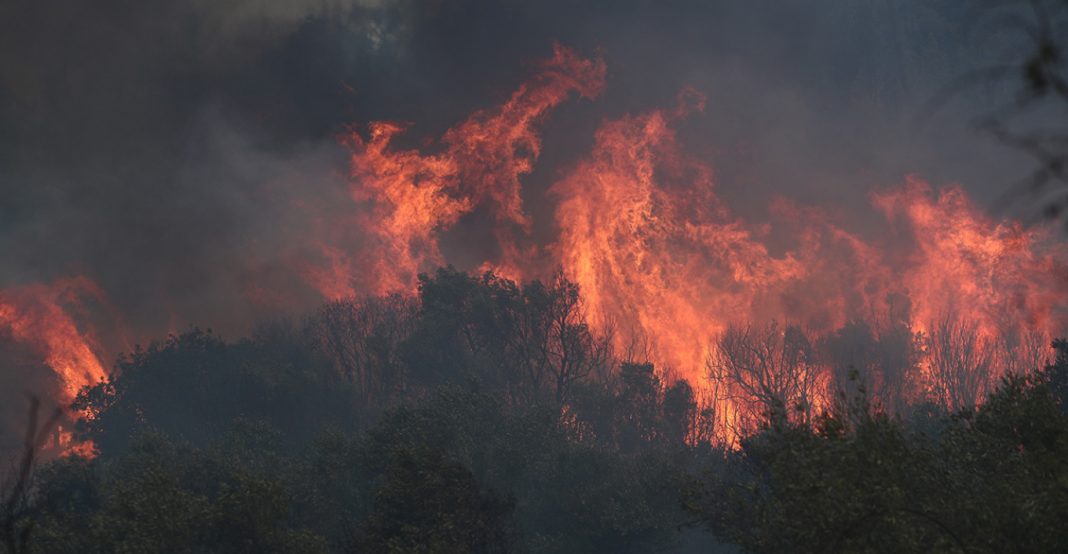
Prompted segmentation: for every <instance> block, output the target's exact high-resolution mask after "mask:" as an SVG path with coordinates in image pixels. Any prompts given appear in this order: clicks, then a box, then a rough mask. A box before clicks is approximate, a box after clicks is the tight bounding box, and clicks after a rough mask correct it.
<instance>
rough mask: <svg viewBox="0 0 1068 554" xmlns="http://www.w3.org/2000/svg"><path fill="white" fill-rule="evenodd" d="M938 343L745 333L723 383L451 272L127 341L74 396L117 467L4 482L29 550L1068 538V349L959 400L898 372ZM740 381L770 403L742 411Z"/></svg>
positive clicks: (17, 538)
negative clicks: (673, 369)
mask: <svg viewBox="0 0 1068 554" xmlns="http://www.w3.org/2000/svg"><path fill="white" fill-rule="evenodd" d="M947 325H950V323H947ZM953 325H956V324H953ZM944 331H945V333H946V336H950V335H951V334H952V333H957V334H956V335H954V336H958V337H961V338H963V339H964V343H963V344H964V345H965V347H960V345H959V344H957V343H954V342H952V341H949V342H948V343H947V344H950V347H952V348H956V349H957V351H962V352H963V351H967V352H971V353H974V352H976V351H981V350H982V348H987V346H983V345H980V344H978V343H976V342H975V341H973V342H972V343H969V342H968V340H970V339H969V337H974V335H975V333H974V330H972V332H971V333H970V334H969V333H968V332H964V331H968V329H967V328H966V327H954V328H947V329H945V330H944ZM937 332H938V329H937V328H935V329H934V332H933V333H932V334H934V333H937ZM929 341H930V339H929V338H928V339H926V340H924V337H922V336H917V335H916V334H914V333H911V332H910V331H909V330H908V329H907V328H904V327H901V326H894V327H887V328H885V329H883V330H879V329H876V330H873V329H872V328H871V326H868V325H867V324H862V323H853V324H850V325H849V326H847V327H846V328H843V329H842V330H839V331H838V332H837V333H835V334H834V335H833V336H829V337H824V338H819V339H812V338H810V337H808V336H807V335H805V334H804V333H803V332H801V330H799V329H797V328H793V327H785V328H782V329H780V328H778V327H775V326H767V327H745V328H743V327H739V328H735V329H732V330H729V331H728V332H727V333H724V334H723V336H722V337H721V338H720V340H719V343H718V344H717V346H718V348H716V349H715V351H716V352H717V354H714V355H713V356H712V357H711V358H710V360H709V366H708V370H709V372H710V374H711V375H712V376H713V377H717V378H716V379H712V380H710V382H714V383H718V385H719V389H715V387H713V389H714V390H706V389H705V388H702V387H704V384H703V383H688V382H687V381H685V380H682V379H673V378H669V377H665V375H664V374H663V372H661V371H657V370H656V369H654V367H653V366H652V365H650V364H647V363H643V362H642V361H641V359H640V356H639V355H638V354H640V352H638V350H635V351H633V352H629V353H623V354H621V353H619V352H614V351H613V349H612V348H611V346H610V345H611V344H612V342H613V341H612V337H611V336H610V335H607V334H605V333H602V332H597V331H595V330H594V329H592V328H591V327H590V326H589V325H588V322H587V321H586V318H585V314H584V313H583V311H582V304H581V302H580V298H579V294H578V290H577V289H576V288H575V286H574V285H573V284H571V283H569V282H567V281H566V280H563V279H555V280H552V281H550V282H547V283H541V282H533V283H529V284H526V285H523V286H519V285H517V284H515V283H512V282H510V281H508V280H505V279H501V278H498V277H495V276H493V275H489V274H487V275H484V276H481V277H473V276H470V275H467V274H465V273H461V272H457V271H454V270H451V269H442V270H439V271H438V272H437V273H436V274H434V275H432V276H428V277H424V278H423V279H422V281H421V286H420V294H419V297H418V298H414V299H410V298H404V297H399V296H396V297H387V298H372V299H365V300H359V301H343V302H335V303H331V304H328V305H326V306H324V307H322V308H321V309H320V310H318V311H317V312H316V313H314V314H312V315H310V316H309V317H307V318H306V319H305V320H303V321H300V322H290V321H278V322H272V323H269V324H264V325H262V326H260V327H259V328H258V329H257V330H256V331H255V332H254V333H253V334H252V335H251V336H250V337H249V338H246V339H242V340H239V341H236V342H228V341H224V340H222V339H221V338H219V337H217V336H215V335H214V334H212V333H210V332H206V331H200V330H192V331H190V332H187V333H184V334H182V335H179V336H172V337H169V338H168V339H167V340H165V341H162V342H159V343H155V344H152V345H149V346H148V347H147V348H144V349H138V350H136V351H134V352H132V353H130V354H129V355H127V356H125V357H123V358H122V359H121V360H120V361H119V363H118V364H117V366H116V370H115V372H114V374H113V376H112V378H111V380H110V381H108V382H106V383H101V384H100V385H98V386H96V387H94V388H91V389H87V390H85V391H83V393H82V394H81V395H80V396H79V398H78V401H77V402H76V405H75V408H76V409H77V410H80V411H82V412H83V413H86V414H89V416H90V417H88V418H86V419H84V420H83V421H81V422H80V424H79V428H78V435H79V438H80V439H82V440H87V441H92V442H93V444H95V446H96V448H97V450H98V455H97V456H96V457H94V458H92V459H85V458H80V457H76V456H71V457H66V458H62V459H59V460H55V461H52V462H49V463H47V464H44V465H42V466H39V467H38V468H37V471H36V472H35V474H34V475H33V476H32V479H30V482H31V484H30V485H29V486H23V487H20V488H19V489H18V490H17V491H15V490H14V489H13V488H12V487H10V486H9V487H7V488H6V489H4V491H5V492H4V493H3V496H2V497H0V500H3V502H4V504H3V506H2V507H0V509H2V510H3V513H0V535H3V537H2V538H4V539H5V540H4V541H3V543H4V544H5V548H7V549H8V550H9V551H16V552H22V551H26V552H120V551H122V552H398V553H399V552H661V551H676V552H686V551H693V552H715V551H723V552H733V551H739V550H745V551H752V552H783V551H788V552H808V551H813V552H815V551H821V552H828V551H829V552H910V551H943V552H1011V551H1055V550H1058V549H1063V548H1064V547H1065V546H1066V545H1068V530H1065V529H1064V528H1063V525H1062V524H1061V522H1062V521H1063V519H1064V517H1065V516H1068V486H1066V485H1065V484H1066V483H1068V415H1066V413H1065V406H1066V403H1065V395H1066V391H1068V345H1066V344H1065V343H1063V342H1058V343H1056V345H1055V346H1056V347H1057V350H1056V351H1057V352H1058V356H1057V358H1056V359H1055V360H1054V361H1053V363H1051V364H1049V365H1048V367H1046V368H1045V369H1042V370H1038V371H1032V372H1028V373H1026V374H1024V373H1023V372H1021V371H1019V370H1018V368H1017V365H1019V363H1020V362H1019V361H1018V360H1017V361H1016V362H1012V363H1013V364H1016V365H1013V366H1011V367H1009V366H1006V365H1005V364H1007V363H1009V362H1007V361H1006V360H1008V358H1007V357H1006V356H1004V355H998V356H996V357H995V356H994V355H993V354H991V355H990V356H989V357H988V358H982V360H981V361H983V363H984V364H986V365H984V366H979V365H977V364H975V363H973V362H974V359H971V360H972V361H968V360H965V361H964V362H960V363H959V364H958V365H959V366H960V367H962V368H963V369H962V371H965V372H967V373H968V374H973V373H976V372H977V371H978V370H982V371H985V372H987V373H988V374H989V375H996V374H999V373H1004V374H1005V375H1007V377H1006V378H1005V379H1003V380H1002V382H1001V384H1000V385H999V386H993V385H988V384H981V385H980V386H981V387H983V388H982V391H980V390H978V389H974V393H975V394H976V395H980V396H981V393H985V392H986V390H988V389H989V390H992V391H993V392H992V393H991V394H990V396H989V397H988V398H987V399H986V401H985V402H981V403H978V404H977V403H976V402H975V401H974V400H972V401H970V400H968V398H969V397H968V396H966V395H965V396H961V398H963V400H961V402H960V403H959V405H958V404H957V403H956V401H951V400H950V399H949V398H948V397H946V398H945V399H940V398H938V397H931V396H924V395H916V394H915V393H914V392H913V391H907V390H903V389H901V386H902V385H900V383H902V382H905V381H895V380H894V379H892V377H893V376H894V375H896V373H894V372H898V373H905V372H910V371H916V367H917V365H916V360H917V356H918V354H917V353H918V352H919V353H922V354H924V355H927V356H930V355H932V354H930V352H929V350H926V348H929V345H930V344H932V343H931V342H929ZM968 344H972V345H973V346H970V347H969V346H967V345H968ZM947 348H949V347H947ZM1004 351H1005V352H1008V350H1004ZM991 352H993V351H992V350H991ZM835 356H837V357H835ZM621 358H622V359H621ZM959 358H960V357H959V356H957V358H955V359H959ZM1027 363H1031V362H1030V361H1028V362H1027ZM762 364H763V365H762ZM969 364H970V365H969ZM828 368H830V369H828ZM807 372H811V373H807ZM910 382H914V381H910ZM964 384H965V385H968V386H971V385H969V383H967V382H966V383H964ZM697 389H700V392H698V390H697ZM817 390H822V391H827V390H830V391H833V393H832V394H828V393H820V394H821V395H822V396H820V397H819V398H816V397H812V396H805V395H810V394H812V391H817ZM934 390H939V389H934ZM942 390H948V389H946V388H943V389H942ZM969 390H973V389H969ZM968 394H971V393H970V392H969V393H968ZM725 395H730V396H732V397H737V398H741V399H742V400H743V401H744V402H739V403H738V405H739V406H745V407H746V412H745V413H739V411H737V410H736V411H734V412H732V413H731V414H730V417H727V414H723V413H717V412H718V411H724V410H723V408H722V406H723V405H724V404H723V403H722V398H723V397H725ZM914 399H918V400H914ZM16 481H18V480H17V479H16V480H12V481H11V482H12V483H15V482H16ZM14 492H17V493H18V494H17V495H16V494H14Z"/></svg>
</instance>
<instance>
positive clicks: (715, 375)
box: [706, 321, 822, 434]
mask: <svg viewBox="0 0 1068 554" xmlns="http://www.w3.org/2000/svg"><path fill="white" fill-rule="evenodd" d="M706 365H707V369H708V372H709V375H710V376H711V378H712V380H713V381H715V382H717V383H719V385H720V387H721V394H722V393H726V394H725V395H723V396H722V399H724V400H726V401H728V402H729V403H730V405H731V406H732V409H733V411H734V414H733V417H732V418H731V419H733V421H732V422H725V423H726V424H727V425H728V427H730V428H731V429H732V431H733V432H734V433H736V434H745V433H746V432H749V431H752V430H753V429H754V428H755V427H756V426H757V425H759V424H760V423H772V424H774V423H786V422H787V421H789V422H794V423H800V424H809V423H810V422H811V421H812V416H813V415H814V408H815V403H816V402H817V400H818V399H820V392H821V391H820V388H821V387H820V385H821V380H822V379H821V371H820V368H819V366H818V364H817V363H816V360H815V356H814V353H813V348H812V345H811V343H810V341H809V340H808V338H807V337H806V336H805V334H804V332H802V330H801V329H800V328H799V327H796V326H789V325H788V326H786V327H785V328H780V326H779V324H778V323H777V322H774V321H773V322H771V323H769V324H767V325H763V326H759V327H754V326H753V325H746V326H744V327H740V326H731V327H729V328H728V329H727V330H726V331H725V332H724V333H723V335H721V336H720V337H719V339H718V340H717V341H716V344H715V346H714V348H713V349H712V352H711V353H710V355H709V358H708V361H707V362H706Z"/></svg>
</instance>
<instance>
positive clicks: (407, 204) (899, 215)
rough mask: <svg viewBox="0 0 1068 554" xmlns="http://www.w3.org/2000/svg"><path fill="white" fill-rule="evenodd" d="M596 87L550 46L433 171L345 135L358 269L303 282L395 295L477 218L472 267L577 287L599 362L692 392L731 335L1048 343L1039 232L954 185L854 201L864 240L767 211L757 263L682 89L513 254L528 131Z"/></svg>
mask: <svg viewBox="0 0 1068 554" xmlns="http://www.w3.org/2000/svg"><path fill="white" fill-rule="evenodd" d="M604 76H605V66H604V63H603V62H602V61H600V60H583V59H581V58H579V57H578V56H577V55H576V54H574V53H573V52H572V51H570V50H568V49H566V48H563V47H560V46H557V47H555V49H554V55H553V57H552V58H551V59H550V60H549V61H547V62H545V63H543V64H542V66H541V71H540V72H539V73H538V74H536V75H535V77H534V78H533V79H532V80H531V81H529V82H528V83H525V84H523V85H521V86H520V87H519V88H518V89H517V90H516V92H515V93H514V94H513V95H512V96H511V98H509V99H508V100H507V101H506V102H505V103H504V104H502V105H501V106H498V107H496V108H493V109H487V110H483V111H480V112H477V113H476V114H474V115H472V116H471V117H470V118H468V119H467V120H466V121H464V122H462V123H460V124H459V125H457V126H456V127H454V128H452V129H450V130H449V131H448V132H446V133H445V134H444V135H443V137H442V138H441V140H440V141H439V143H438V145H437V147H436V153H422V152H419V151H415V150H396V149H393V148H391V140H392V139H393V138H394V137H395V136H396V135H397V133H399V132H400V131H401V130H402V129H403V127H402V126H400V125H397V124H393V123H381V122H380V123H374V124H372V125H371V126H370V135H369V137H368V138H366V139H365V138H363V137H362V136H360V134H358V133H353V134H352V135H351V136H349V137H348V138H347V139H346V142H347V143H348V144H349V145H350V147H351V148H352V158H351V162H352V197H353V199H354V200H356V201H357V202H358V203H360V204H362V205H364V206H365V207H366V208H367V210H366V212H365V215H363V216H362V219H361V221H360V230H361V232H362V233H364V234H365V235H366V236H368V237H371V240H370V243H369V245H368V246H367V247H366V248H363V249H361V250H359V251H357V252H339V251H332V252H331V254H330V256H329V258H330V260H331V268H327V269H325V270H324V271H323V274H329V275H332V277H331V278H330V279H325V280H321V281H322V282H325V283H333V284H334V285H333V286H322V287H320V290H322V292H323V293H324V294H325V295H326V296H328V297H334V296H337V295H338V294H340V293H342V292H344V293H345V294H349V293H354V292H360V293H372V294H382V293H387V292H412V291H413V290H414V286H415V283H416V275H417V274H418V273H419V272H420V271H427V270H430V269H432V268H433V266H436V265H441V264H443V263H444V262H445V261H446V260H445V259H444V257H443V255H442V253H441V249H440V247H439V241H440V240H441V238H442V235H443V234H444V233H445V232H446V231H447V230H448V229H449V228H450V227H451V226H453V225H455V224H456V223H457V221H459V220H460V218H462V217H463V216H465V215H467V214H470V213H472V212H473V211H474V210H476V209H479V208H481V209H485V210H488V211H489V213H490V214H491V215H492V219H493V221H494V222H495V226H494V231H493V233H492V235H493V240H494V241H495V242H496V246H497V248H498V250H499V252H500V256H499V259H492V260H485V261H484V263H483V265H482V268H494V269H496V270H498V271H499V272H501V271H503V273H504V274H505V275H507V276H509V277H512V278H517V279H529V278H537V277H541V278H544V277H546V276H547V274H548V273H550V272H551V271H553V270H557V269H558V270H561V271H562V272H563V274H564V275H565V276H566V277H567V278H569V279H571V280H573V281H574V282H576V283H577V284H578V285H579V286H580V287H581V291H582V296H583V301H584V303H585V307H586V309H587V313H588V314H589V316H590V317H591V320H592V322H594V323H595V324H597V323H600V324H602V325H614V326H615V327H616V328H617V329H619V328H622V329H623V330H624V331H625V332H623V333H617V335H616V339H617V341H618V342H619V344H617V346H618V347H620V348H624V347H625V346H626V344H627V343H628V341H633V340H634V339H635V337H640V338H641V339H642V340H643V341H644V343H645V344H647V345H648V350H649V352H648V355H649V356H650V358H652V360H653V361H655V362H657V363H658V364H659V365H660V366H661V367H665V366H666V367H671V368H673V369H674V370H675V371H677V372H678V373H679V374H681V375H683V376H685V377H687V378H689V379H691V380H692V381H701V380H704V379H705V378H706V377H707V372H706V362H707V361H708V360H709V357H710V356H711V355H712V354H713V353H714V352H713V350H714V349H715V345H716V338H717V337H718V336H721V335H722V334H723V333H724V332H725V331H727V330H728V329H729V328H730V327H731V326H732V325H734V324H738V323H758V322H768V321H775V320H778V321H780V322H786V323H789V324H793V325H795V326H799V327H800V328H803V329H806V330H807V331H809V332H811V333H814V334H820V333H829V332H832V331H834V330H835V329H838V328H840V327H841V326H843V325H845V324H846V323H848V322H850V321H856V320H864V321H869V322H872V323H873V324H877V327H878V328H888V327H887V326H892V325H894V324H897V323H901V324H904V325H906V326H907V327H908V328H909V329H910V330H911V331H912V332H915V333H919V334H920V336H923V335H924V334H931V333H934V332H936V331H937V329H934V328H933V326H935V325H936V323H937V322H939V321H950V320H952V321H956V322H961V323H960V324H961V325H967V326H969V328H974V330H975V334H976V335H977V336H978V337H979V339H981V340H982V341H986V342H990V343H993V342H994V341H997V340H1001V338H1003V337H1010V338H1011V339H1010V340H1009V342H1011V343H1013V344H1022V343H1024V342H1028V340H1025V339H1027V337H1035V336H1038V337H1040V338H1039V339H1038V341H1037V343H1039V344H1041V343H1042V341H1046V343H1047V344H1048V338H1049V337H1051V336H1053V335H1055V334H1057V333H1059V332H1060V331H1061V330H1062V329H1063V324H1064V307H1065V300H1066V295H1068V288H1066V287H1065V284H1066V283H1065V272H1064V271H1063V268H1062V267H1063V265H1062V262H1063V260H1065V259H1066V256H1065V254H1066V252H1065V249H1064V247H1063V245H1061V244H1059V243H1057V242H1055V241H1053V240H1051V238H1050V236H1049V235H1048V233H1047V232H1046V231H1045V230H1043V229H1038V228H1034V229H1028V228H1024V227H1023V226H1021V225H1020V224H1018V223H1015V222H1005V221H997V220H995V219H993V218H991V217H989V216H987V215H985V214H984V213H983V212H982V211H981V210H980V209H978V208H977V207H976V206H974V205H973V204H972V203H971V202H970V201H969V199H968V198H967V196H966V194H965V193H964V191H963V190H962V189H961V188H960V187H957V186H951V187H946V188H943V189H941V190H934V189H933V188H932V187H930V186H929V185H927V184H925V183H923V182H922V181H920V180H919V179H918V178H909V179H908V180H907V182H906V183H905V184H904V186H902V187H900V188H896V189H891V190H884V191H880V192H876V193H873V194H872V195H871V202H872V205H873V207H874V209H875V210H876V211H877V212H878V213H881V214H882V215H883V216H884V218H885V220H886V227H887V230H886V232H885V233H884V234H883V236H881V237H880V238H879V239H878V240H866V239H864V238H862V237H861V236H860V235H858V234H855V233H851V232H849V231H847V230H845V229H843V228H842V227H841V226H839V225H837V224H835V223H833V219H832V218H831V217H830V216H829V214H828V213H827V212H825V211H824V210H821V209H816V208H806V207H801V206H798V205H796V204H794V203H792V202H790V201H787V200H783V199H777V200H774V201H773V202H772V206H771V207H772V213H773V214H774V215H775V216H776V217H777V220H778V221H777V224H779V225H783V226H787V227H790V229H791V231H792V234H793V238H794V242H795V244H793V246H792V247H790V248H788V249H786V250H785V251H782V249H781V248H780V249H773V248H772V247H771V245H770V244H769V242H768V238H767V235H768V228H769V226H768V225H766V224H765V225H752V224H749V223H747V222H746V221H744V220H743V219H741V218H740V217H738V216H736V215H734V214H733V213H732V212H731V210H730V208H729V207H728V206H727V205H726V204H725V203H724V202H723V201H722V200H721V199H720V198H719V197H718V196H717V194H716V190H715V188H716V187H715V182H714V178H713V176H714V173H713V171H712V168H711V167H710V166H709V165H708V164H707V163H704V162H703V161H701V160H697V159H694V158H692V157H690V156H688V155H686V154H685V153H684V151H683V148H682V147H681V145H680V144H679V140H678V137H677V136H676V133H675V131H674V130H673V125H674V124H675V123H676V122H677V121H678V120H680V119H681V118H685V117H687V116H688V115H689V114H691V113H694V112H698V111H700V110H702V109H703V107H704V98H703V97H702V96H701V95H700V94H698V93H697V92H695V91H692V90H684V91H683V92H682V93H681V94H680V99H679V105H678V106H677V107H675V108H673V109H670V110H652V111H650V112H648V113H645V114H641V115H628V116H624V117H621V118H619V119H616V120H608V121H605V122H604V123H603V124H602V125H601V127H600V129H599V130H598V131H597V133H596V136H595V143H594V146H593V149H592V151H591V152H590V153H589V154H588V155H587V156H586V157H585V158H584V159H583V160H582V161H580V162H579V163H578V164H576V165H575V166H574V167H573V168H572V169H571V170H570V171H569V172H567V173H566V174H565V175H563V177H562V178H560V179H559V180H558V181H557V182H556V183H555V184H554V185H553V186H552V187H551V189H550V193H551V195H552V197H553V198H554V199H555V201H556V207H555V222H556V225H557V232H558V234H557V237H556V239H555V240H554V241H553V242H552V243H551V244H548V245H540V246H539V245H531V244H530V242H531V241H530V240H529V226H530V217H529V216H528V214H526V213H525V212H524V210H523V206H522V201H521V198H520V190H521V187H522V183H521V178H522V177H523V176H524V175H525V174H528V173H529V172H530V171H531V169H532V166H533V164H534V162H535V161H536V159H537V156H538V153H539V151H540V139H539V137H538V135H537V133H536V125H537V123H539V122H540V121H541V120H542V119H544V118H545V117H546V114H547V112H548V111H549V110H551V109H552V108H554V107H556V106H557V105H558V104H560V103H561V102H562V101H564V100H565V99H566V98H567V97H568V96H569V94H570V93H571V92H572V91H577V92H578V93H579V94H580V95H581V96H583V97H586V98H592V97H594V96H596V95H597V94H598V93H599V92H600V91H601V89H602V88H603V86H604ZM773 252H781V253H777V254H773ZM546 259H548V260H551V263H550V264H544V263H540V265H541V267H534V266H533V263H535V262H532V261H534V260H536V261H538V262H541V261H543V260H546ZM546 266H552V267H546ZM336 283H346V284H347V287H341V288H339V287H338V286H336ZM342 289H343V290H342ZM1029 343H1035V340H1029ZM925 364H926V370H927V372H928V373H930V371H932V370H931V369H930V364H931V362H930V361H927V362H925ZM815 381H818V380H814V381H813V382H815ZM925 386H927V387H929V386H930V385H925ZM928 392H930V391H928Z"/></svg>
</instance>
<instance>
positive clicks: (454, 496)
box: [356, 448, 512, 554]
mask: <svg viewBox="0 0 1068 554" xmlns="http://www.w3.org/2000/svg"><path fill="white" fill-rule="evenodd" d="M384 479H385V484H384V485H383V486H382V487H381V488H380V489H379V490H378V492H377V494H376V495H375V500H374V511H373V512H371V515H370V516H369V517H368V518H367V520H366V521H365V522H364V524H363V526H362V529H361V531H360V534H359V537H358V540H357V543H356V546H357V548H356V551H359V552H413V553H414V552H441V553H447V552H456V553H467V552H469V553H473V554H474V553H479V554H494V553H499V552H508V551H509V550H510V547H511V543H512V537H511V529H510V523H511V522H510V515H511V511H512V503H511V502H510V501H508V500H506V499H503V498H501V497H500V496H498V495H497V494H495V493H494V492H492V491H483V490H481V488H480V486H479V484H478V482H477V481H476V480H475V479H474V477H473V476H472V475H471V472H470V471H468V470H467V468H465V467H464V466H463V465H461V464H458V463H456V462H450V461H448V460H446V459H445V458H444V457H443V456H442V455H441V454H440V453H438V452H435V451H433V450H429V449H425V448H422V449H399V450H397V451H394V452H393V453H392V455H391V456H390V461H389V463H388V464H387V465H386V469H385V475H384Z"/></svg>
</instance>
